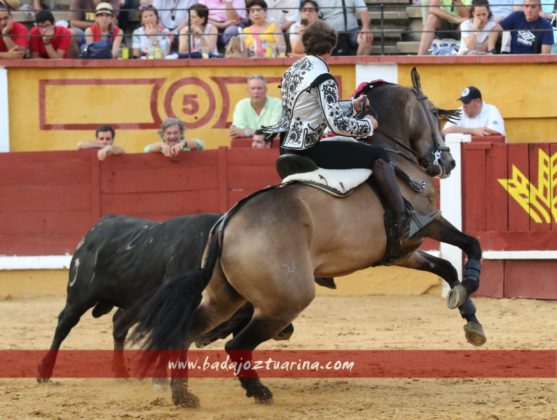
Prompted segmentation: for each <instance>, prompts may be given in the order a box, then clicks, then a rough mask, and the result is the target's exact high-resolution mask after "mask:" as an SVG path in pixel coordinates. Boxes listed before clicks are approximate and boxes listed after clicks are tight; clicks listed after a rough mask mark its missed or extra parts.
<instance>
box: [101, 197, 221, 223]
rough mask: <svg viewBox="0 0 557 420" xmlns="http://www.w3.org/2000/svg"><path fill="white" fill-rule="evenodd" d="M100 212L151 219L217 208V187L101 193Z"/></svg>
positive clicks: (209, 210) (215, 209) (216, 209)
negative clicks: (192, 189) (150, 191)
mask: <svg viewBox="0 0 557 420" xmlns="http://www.w3.org/2000/svg"><path fill="white" fill-rule="evenodd" d="M101 207H102V212H103V215H106V214H110V213H112V214H122V215H127V216H135V217H143V218H147V219H153V220H163V219H164V218H170V217H176V216H180V215H184V214H196V213H202V212H219V191H218V190H217V189H213V190H198V191H179V192H153V193H142V194H110V195H103V196H102V201H101Z"/></svg>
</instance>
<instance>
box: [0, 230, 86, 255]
mask: <svg viewBox="0 0 557 420" xmlns="http://www.w3.org/2000/svg"><path fill="white" fill-rule="evenodd" d="M85 232H86V229H85V230H83V232H82V233H81V234H79V235H58V234H49V235H40V234H36V235H27V236H20V235H16V236H11V235H0V254H2V255H64V254H73V252H74V251H75V248H76V246H77V244H78V243H79V241H80V240H81V238H82V237H83V235H84V234H85Z"/></svg>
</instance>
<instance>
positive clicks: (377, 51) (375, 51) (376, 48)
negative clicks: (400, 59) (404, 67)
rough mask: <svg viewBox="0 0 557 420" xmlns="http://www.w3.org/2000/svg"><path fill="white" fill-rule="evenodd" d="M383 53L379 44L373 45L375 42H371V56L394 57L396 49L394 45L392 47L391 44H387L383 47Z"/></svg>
mask: <svg viewBox="0 0 557 420" xmlns="http://www.w3.org/2000/svg"><path fill="white" fill-rule="evenodd" d="M383 48H384V51H383V52H381V44H380V43H377V44H376V43H375V41H374V42H373V48H372V50H371V55H382V54H384V55H396V54H398V53H399V52H398V48H397V46H396V45H392V44H388V45H385V46H384V47H383Z"/></svg>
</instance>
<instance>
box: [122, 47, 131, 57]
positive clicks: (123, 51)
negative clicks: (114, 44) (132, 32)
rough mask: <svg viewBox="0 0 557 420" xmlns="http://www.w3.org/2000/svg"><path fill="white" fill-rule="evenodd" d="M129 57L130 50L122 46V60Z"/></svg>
mask: <svg viewBox="0 0 557 420" xmlns="http://www.w3.org/2000/svg"><path fill="white" fill-rule="evenodd" d="M128 58H130V50H129V48H128V47H126V46H125V45H124V46H123V47H122V60H127V59H128Z"/></svg>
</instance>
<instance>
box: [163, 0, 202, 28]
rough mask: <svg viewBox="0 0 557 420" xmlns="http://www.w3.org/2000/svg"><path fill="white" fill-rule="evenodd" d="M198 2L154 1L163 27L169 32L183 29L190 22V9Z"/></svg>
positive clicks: (194, 0) (178, 0) (177, 0)
mask: <svg viewBox="0 0 557 420" xmlns="http://www.w3.org/2000/svg"><path fill="white" fill-rule="evenodd" d="M195 3H197V0H153V6H155V8H156V9H157V10H158V12H159V18H160V22H161V23H162V25H163V26H164V27H165V28H166V29H168V30H169V31H174V30H175V29H179V28H182V26H184V25H185V24H186V22H187V21H188V9H189V8H190V7H191V6H192V5H194V4H195Z"/></svg>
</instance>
